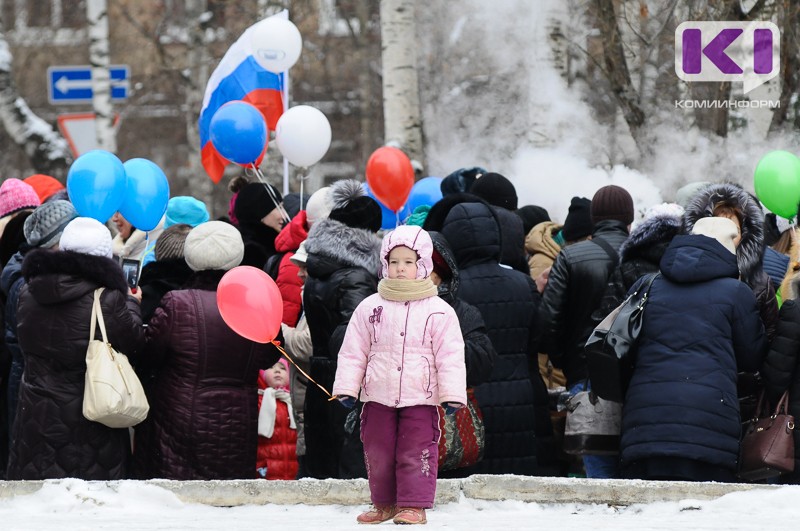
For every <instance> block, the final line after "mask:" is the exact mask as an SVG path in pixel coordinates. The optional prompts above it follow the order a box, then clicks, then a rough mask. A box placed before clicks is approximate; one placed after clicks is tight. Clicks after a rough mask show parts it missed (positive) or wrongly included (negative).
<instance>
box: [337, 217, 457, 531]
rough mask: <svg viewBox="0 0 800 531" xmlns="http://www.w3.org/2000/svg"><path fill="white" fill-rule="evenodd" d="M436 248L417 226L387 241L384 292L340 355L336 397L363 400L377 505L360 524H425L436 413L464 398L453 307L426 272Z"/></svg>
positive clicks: (353, 321)
mask: <svg viewBox="0 0 800 531" xmlns="http://www.w3.org/2000/svg"><path fill="white" fill-rule="evenodd" d="M432 253H433V243H432V242H431V238H430V236H429V235H428V233H427V232H425V231H424V230H422V229H421V228H419V227H413V226H401V227H398V228H397V229H396V230H394V231H392V232H389V233H388V234H386V236H384V238H383V246H382V248H381V262H382V264H383V272H382V277H383V279H382V280H381V281H380V283H379V284H378V293H376V294H375V295H371V296H369V297H367V298H366V299H364V300H363V301H362V302H361V304H359V305H358V307H357V308H356V310H355V312H354V313H353V316H352V317H351V318H350V323H349V324H348V326H347V332H346V334H345V337H344V342H343V343H342V348H341V350H339V360H338V367H337V370H336V380H335V383H334V386H333V392H334V394H335V395H336V396H338V398H339V400H340V401H341V402H342V404H343V405H345V406H346V407H352V406H353V405H354V404H355V397H358V396H359V393H360V398H361V401H362V402H364V409H363V412H362V413H361V438H362V440H363V442H364V460H365V462H366V467H367V474H368V477H369V487H370V496H371V499H372V503H373V504H374V507H373V508H372V509H371V510H369V511H367V512H365V513H363V514H361V515H359V516H358V522H359V523H364V524H367V523H380V522H384V521H386V520H389V519H394V522H395V523H397V524H424V523H426V521H427V520H426V516H425V509H426V508H430V507H432V506H433V500H434V495H435V494H436V477H437V474H438V459H439V451H438V440H439V436H440V432H439V413H438V409H437V407H436V406H437V405H442V406H444V407H445V408H446V409H447V410H448V411H449V412H454V411H455V409H457V408H459V407H463V405H464V404H466V402H467V394H466V366H465V364H464V340H463V338H462V336H461V328H460V326H459V323H458V318H457V317H456V314H455V312H454V311H453V308H452V307H451V306H450V305H449V304H447V303H446V302H445V301H444V300H442V299H441V298H439V297H438V296H437V291H436V286H434V284H433V282H431V280H430V278H429V276H430V273H431V272H432V271H433V261H432V258H431V256H432Z"/></svg>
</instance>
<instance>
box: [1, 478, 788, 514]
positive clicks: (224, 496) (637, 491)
mask: <svg viewBox="0 0 800 531" xmlns="http://www.w3.org/2000/svg"><path fill="white" fill-rule="evenodd" d="M61 481H65V480H58V479H56V480H47V481H0V499H4V498H13V497H16V496H24V495H27V494H33V493H35V492H37V491H38V490H39V489H41V488H42V486H43V485H45V484H46V483H47V484H56V485H57V484H59V483H60V482H61ZM67 481H74V480H71V479H70V480H67ZM134 482H135V481H134V480H124V481H96V482H88V483H95V484H99V485H102V486H104V487H105V488H109V489H111V490H113V491H118V490H119V487H120V485H122V484H125V483H134ZM137 483H139V482H137ZM140 483H143V484H147V485H153V486H157V487H160V488H163V489H165V490H168V491H170V492H172V493H173V494H175V496H176V497H177V498H178V499H179V500H180V501H182V502H184V503H199V504H203V505H211V506H216V507H234V506H239V505H264V504H268V503H270V504H277V505H295V504H306V505H331V504H333V505H369V503H370V499H369V487H368V484H367V481H366V480H365V479H349V480H344V479H325V480H316V479H302V480H299V481H264V480H229V481H219V480H216V481H174V480H166V479H155V480H147V481H142V482H140ZM777 488H787V487H786V486H783V485H763V484H750V483H693V482H684V481H642V480H621V479H585V478H552V477H529V476H513V475H504V476H493V475H475V476H470V477H469V478H466V479H440V480H438V481H437V483H436V503H437V504H445V503H454V502H458V501H459V500H460V499H461V498H462V496H463V497H465V498H470V499H475V500H517V501H524V502H535V503H542V504H549V503H579V504H606V505H615V506H626V505H633V504H637V503H653V502H676V501H680V500H685V499H695V500H713V499H716V498H719V497H721V496H724V495H726V494H729V493H731V492H742V491H750V490H774V489H777ZM788 488H796V489H798V491H799V492H800V486H795V487H788Z"/></svg>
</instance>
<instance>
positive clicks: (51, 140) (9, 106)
mask: <svg viewBox="0 0 800 531" xmlns="http://www.w3.org/2000/svg"><path fill="white" fill-rule="evenodd" d="M2 27H3V21H2V11H1V10H0V28H2ZM12 61H13V56H12V55H11V50H10V49H9V46H8V42H7V41H6V37H5V33H4V32H3V31H2V29H0V122H2V124H3V127H4V128H5V130H6V131H7V132H8V134H9V136H11V138H12V139H13V140H14V142H15V143H16V144H17V145H18V146H19V147H20V148H22V150H23V151H24V152H25V154H26V155H27V156H28V157H29V158H30V162H31V166H33V168H34V169H35V170H36V171H37V172H40V173H46V174H48V175H52V176H54V177H57V178H60V179H62V180H63V179H64V178H65V177H66V174H67V169H68V168H69V165H70V164H71V163H72V155H71V154H70V152H69V146H68V144H67V141H66V140H64V137H62V136H61V135H60V134H59V133H58V132H57V131H55V130H54V129H53V127H52V126H51V125H50V124H48V123H47V122H46V121H44V120H42V119H41V118H40V117H38V116H37V115H36V114H34V113H33V111H31V109H30V107H28V104H27V103H26V102H25V99H24V98H22V96H20V95H19V92H18V90H17V87H16V84H15V83H14V76H13V71H12Z"/></svg>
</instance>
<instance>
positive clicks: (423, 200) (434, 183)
mask: <svg viewBox="0 0 800 531" xmlns="http://www.w3.org/2000/svg"><path fill="white" fill-rule="evenodd" d="M441 186H442V178H441V177H425V178H424V179H420V180H419V181H417V182H416V183H414V186H413V187H412V188H411V193H410V194H409V195H408V201H407V202H406V207H408V208H409V209H410V211H411V212H414V210H416V208H417V207H418V206H420V205H428V206H433V205H435V204H436V203H437V201H439V200H440V199H441V198H442V188H441Z"/></svg>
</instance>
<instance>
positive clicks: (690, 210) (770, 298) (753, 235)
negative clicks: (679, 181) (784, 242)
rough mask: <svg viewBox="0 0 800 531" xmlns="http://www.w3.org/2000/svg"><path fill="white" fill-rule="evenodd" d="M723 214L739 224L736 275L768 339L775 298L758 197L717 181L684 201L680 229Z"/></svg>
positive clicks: (774, 322) (686, 229)
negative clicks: (766, 265) (766, 261)
mask: <svg viewBox="0 0 800 531" xmlns="http://www.w3.org/2000/svg"><path fill="white" fill-rule="evenodd" d="M713 216H722V217H727V218H729V219H730V220H731V221H733V222H734V223H736V224H737V225H738V227H739V231H740V236H741V242H740V243H738V245H737V247H736V262H737V263H738V265H739V275H740V279H741V280H742V281H743V282H745V283H746V284H747V285H748V286H750V289H752V290H753V294H754V295H755V296H756V300H757V302H758V311H759V314H760V315H761V320H762V321H763V322H764V328H765V329H766V331H767V336H768V337H769V339H770V340H772V338H773V337H774V336H775V330H776V328H777V326H778V301H777V299H776V297H775V289H774V288H773V286H772V284H771V283H770V280H769V276H768V275H767V274H766V273H765V272H764V268H763V266H762V261H763V259H764V213H763V211H762V210H761V207H760V205H759V204H758V201H757V200H756V199H755V198H753V196H751V195H750V194H748V193H747V192H745V191H744V189H743V188H742V187H741V186H739V185H738V184H733V183H717V184H712V185H709V186H707V187H705V188H703V189H702V190H700V191H698V192H697V194H696V195H695V196H694V197H693V198H692V200H691V201H690V202H689V203H688V204H687V205H686V212H685V213H684V216H683V233H684V234H690V233H691V232H692V228H693V227H694V224H695V223H696V222H697V220H698V219H700V218H705V217H713Z"/></svg>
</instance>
